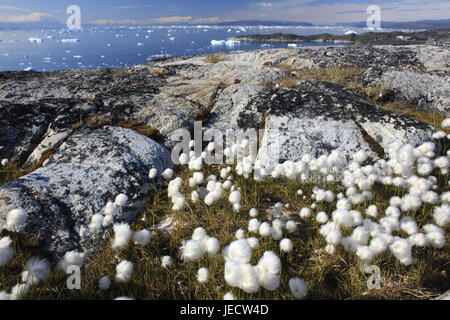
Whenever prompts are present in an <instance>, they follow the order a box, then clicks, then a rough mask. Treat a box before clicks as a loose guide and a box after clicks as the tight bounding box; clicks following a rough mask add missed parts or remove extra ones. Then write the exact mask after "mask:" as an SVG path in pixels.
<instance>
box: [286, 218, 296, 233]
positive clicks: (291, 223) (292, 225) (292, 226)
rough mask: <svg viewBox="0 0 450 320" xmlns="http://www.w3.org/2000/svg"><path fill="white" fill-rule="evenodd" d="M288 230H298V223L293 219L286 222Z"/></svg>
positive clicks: (291, 231)
mask: <svg viewBox="0 0 450 320" xmlns="http://www.w3.org/2000/svg"><path fill="white" fill-rule="evenodd" d="M286 230H287V232H288V233H293V232H295V231H296V230H297V223H295V221H293V220H289V221H288V222H286Z"/></svg>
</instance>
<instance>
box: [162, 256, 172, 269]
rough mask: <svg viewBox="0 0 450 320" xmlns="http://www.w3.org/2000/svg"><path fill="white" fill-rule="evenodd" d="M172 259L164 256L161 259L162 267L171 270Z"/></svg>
mask: <svg viewBox="0 0 450 320" xmlns="http://www.w3.org/2000/svg"><path fill="white" fill-rule="evenodd" d="M172 263H173V261H172V257H171V256H163V257H162V258H161V266H162V267H163V268H165V269H167V268H170V267H171V266H172Z"/></svg>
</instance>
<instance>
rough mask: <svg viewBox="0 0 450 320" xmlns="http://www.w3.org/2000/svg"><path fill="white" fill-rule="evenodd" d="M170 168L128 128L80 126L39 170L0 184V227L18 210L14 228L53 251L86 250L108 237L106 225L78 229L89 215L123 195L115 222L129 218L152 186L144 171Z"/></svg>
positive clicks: (165, 156)
mask: <svg viewBox="0 0 450 320" xmlns="http://www.w3.org/2000/svg"><path fill="white" fill-rule="evenodd" d="M171 166H172V163H171V160H170V153H169V152H168V151H167V150H166V149H165V148H164V147H163V146H161V145H160V144H158V143H156V142H155V141H153V140H151V139H149V138H146V137H144V136H142V135H140V134H138V133H137V132H135V131H133V130H130V129H124V128H119V127H110V126H106V127H103V128H101V129H97V130H90V129H83V130H81V131H80V132H78V133H75V134H73V135H72V136H71V137H70V138H69V139H68V140H66V141H65V142H64V143H63V144H62V145H61V147H60V148H59V150H58V152H57V153H55V154H54V155H53V156H51V157H50V158H49V160H48V161H46V162H45V163H44V165H43V166H42V167H41V168H39V169H37V170H36V171H34V172H32V173H30V174H28V175H26V176H24V177H21V178H19V179H17V180H15V181H13V182H10V183H8V184H5V185H3V186H2V187H1V188H0V230H1V229H2V228H6V214H7V213H8V212H9V211H10V210H11V209H14V208H22V209H23V210H24V211H25V212H26V213H27V214H28V216H29V218H28V219H27V222H26V225H25V226H23V227H22V228H20V229H19V230H17V231H19V232H21V233H24V234H26V235H28V236H30V237H37V238H38V239H39V241H40V243H41V244H42V246H43V247H44V249H46V250H49V251H51V252H54V253H58V254H61V253H64V252H65V251H67V250H72V249H74V248H80V247H81V248H85V249H89V248H91V247H93V246H94V245H95V243H96V241H98V240H99V239H100V240H104V239H106V235H107V231H106V230H105V229H104V230H103V231H102V232H101V233H100V234H98V235H95V234H92V233H88V234H85V235H82V234H81V233H80V230H82V228H87V226H88V225H89V223H90V221H91V217H92V215H93V214H95V213H100V212H102V209H103V208H104V207H105V205H106V203H107V201H114V199H115V197H116V196H117V195H118V194H120V193H124V194H126V195H127V196H128V197H129V203H128V204H127V206H126V207H125V208H123V210H120V211H119V213H118V214H117V215H116V217H115V221H132V220H133V219H135V218H136V215H137V214H138V213H140V212H141V211H142V209H143V206H144V205H145V202H146V199H147V197H148V196H149V194H150V193H151V192H152V190H153V183H154V182H153V181H151V180H150V179H149V178H148V172H149V170H150V169H151V168H156V169H157V170H158V172H162V171H163V170H164V169H165V168H167V167H171Z"/></svg>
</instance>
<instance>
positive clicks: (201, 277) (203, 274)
mask: <svg viewBox="0 0 450 320" xmlns="http://www.w3.org/2000/svg"><path fill="white" fill-rule="evenodd" d="M208 278H209V270H208V269H206V268H200V269H198V272H197V281H198V282H200V283H204V282H206V281H208Z"/></svg>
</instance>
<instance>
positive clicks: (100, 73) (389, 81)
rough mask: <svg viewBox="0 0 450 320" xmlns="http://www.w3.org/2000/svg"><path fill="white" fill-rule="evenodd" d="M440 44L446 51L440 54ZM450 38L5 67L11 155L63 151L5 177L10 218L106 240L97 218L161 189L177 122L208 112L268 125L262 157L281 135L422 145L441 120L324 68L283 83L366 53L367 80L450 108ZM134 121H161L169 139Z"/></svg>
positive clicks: (64, 235) (2, 79) (379, 145)
mask: <svg viewBox="0 0 450 320" xmlns="http://www.w3.org/2000/svg"><path fill="white" fill-rule="evenodd" d="M435 49H436V50H437V51H436V52H438V53H437V55H436V57H437V58H435V57H434V56H433V55H432V54H429V52H432V50H435ZM448 52H449V50H448V48H442V47H439V48H434V47H429V46H411V47H390V46H380V47H370V46H359V45H358V46H351V47H317V48H295V49H273V50H258V51H249V52H232V53H228V54H223V55H221V59H222V60H220V59H218V61H217V63H208V60H207V56H194V57H178V58H170V59H166V60H160V61H154V62H149V63H146V64H142V65H138V66H134V67H131V68H124V69H120V70H68V71H58V72H49V73H35V72H4V73H0V158H1V159H2V158H8V159H9V160H11V162H15V163H17V164H19V165H22V166H25V167H33V166H35V165H36V164H40V163H41V162H42V160H43V158H46V157H47V156H48V155H49V154H50V153H52V154H53V155H52V156H51V157H50V158H49V159H48V160H47V161H45V162H44V164H43V166H42V167H41V168H39V169H37V170H35V171H34V172H32V173H30V174H28V175H26V176H24V177H22V178H20V179H17V180H15V181H12V182H10V183H8V184H5V185H3V186H1V187H0V227H4V226H5V215H6V214H7V213H8V212H9V210H11V209H12V208H15V207H21V208H23V209H24V210H25V211H26V212H27V213H28V214H29V217H30V218H29V220H28V222H27V225H26V226H25V227H24V228H23V229H21V230H19V231H20V232H24V233H26V234H27V235H29V236H32V237H36V238H37V239H39V240H40V242H41V243H42V245H43V246H44V248H45V249H47V250H50V251H52V252H55V253H62V252H64V251H66V250H69V249H72V248H79V247H82V248H90V247H92V246H93V244H94V243H95V242H96V241H99V240H102V239H105V237H106V234H107V233H106V232H107V231H106V229H105V230H104V231H103V232H101V233H100V234H99V235H97V236H95V235H94V234H92V233H90V234H89V233H86V232H85V231H83V230H85V229H86V227H87V225H88V224H89V222H90V219H91V216H92V215H93V214H95V213H99V212H101V210H102V208H103V207H104V206H105V204H106V202H107V201H111V200H114V197H115V195H117V194H119V193H125V194H127V195H128V196H129V197H130V202H129V205H128V206H127V207H126V208H124V210H123V211H121V212H120V213H119V215H118V216H117V219H118V220H126V221H132V220H133V219H134V218H135V216H136V214H138V213H139V212H140V211H141V209H142V206H143V203H144V201H145V199H146V197H147V196H149V195H151V193H152V192H153V188H151V186H152V183H153V182H152V181H150V180H149V178H148V170H149V169H150V168H151V167H156V168H157V169H158V171H159V172H161V171H162V170H163V169H164V168H166V167H168V166H171V161H170V154H169V151H168V149H169V150H170V148H171V147H172V146H173V145H174V143H175V142H172V141H171V140H170V135H171V133H172V132H174V131H175V130H176V129H180V128H184V129H188V130H191V129H192V128H193V124H194V121H195V120H196V119H202V120H203V121H204V126H205V127H207V128H215V129H219V130H220V131H221V132H222V133H226V130H227V129H233V130H238V129H243V130H247V129H255V130H257V129H263V128H264V129H265V132H264V136H263V137H262V140H263V144H262V149H260V150H259V154H258V158H259V159H265V160H268V161H269V162H272V161H274V159H273V158H270V157H269V156H270V155H273V152H272V151H271V150H269V149H271V148H272V147H271V146H277V147H278V146H279V155H278V156H279V158H277V161H278V160H281V161H283V160H288V159H289V160H298V159H300V158H301V157H302V156H303V155H305V154H308V155H312V156H319V155H321V154H323V153H329V152H330V151H332V150H335V149H337V150H338V151H339V152H341V153H342V154H344V155H346V156H348V157H351V155H352V154H353V153H354V152H355V151H356V150H365V151H366V152H367V153H368V154H369V156H370V157H371V158H372V159H373V158H376V157H383V156H384V153H385V150H386V149H387V147H388V146H389V144H390V143H391V142H394V141H397V142H402V143H411V144H413V145H419V144H421V143H423V142H425V141H427V140H429V139H430V138H431V136H432V133H433V129H432V128H431V127H430V126H428V125H425V124H423V123H420V122H418V121H415V120H411V119H409V118H407V117H405V116H401V115H398V114H396V113H394V112H390V111H385V110H382V109H379V108H377V107H376V106H374V105H373V104H372V103H370V102H369V101H367V100H366V99H364V98H362V97H361V96H360V95H358V94H357V93H355V92H354V91H352V90H350V89H347V88H345V87H342V86H340V85H337V84H333V83H330V82H326V81H312V80H311V81H302V82H300V81H298V83H296V85H295V86H294V88H290V89H282V88H279V84H280V83H281V82H282V80H283V79H285V78H292V77H295V76H296V75H299V74H300V73H302V72H303V71H304V69H311V68H322V67H330V66H341V67H358V68H361V70H362V71H365V72H363V76H362V78H361V80H362V84H364V85H366V86H368V87H371V86H385V87H386V90H390V91H391V92H393V94H394V95H398V96H399V97H401V98H402V99H405V100H407V101H411V102H412V103H413V104H414V105H415V107H417V108H420V109H422V110H425V111H427V110H438V111H439V112H441V113H443V114H445V113H448V105H449V104H448V92H449V90H448V89H449V87H450V84H449V80H448V65H449V63H448V59H449V58H448V57H449V54H448ZM414 105H413V106H414ZM430 106H433V108H432V109H430ZM436 106H437V107H436ZM126 123H129V124H130V125H129V126H128V128H130V127H131V128H135V127H136V125H139V126H144V127H145V128H146V129H147V131H149V130H153V129H154V130H157V132H159V133H160V138H161V140H158V141H160V142H161V143H162V145H160V144H158V143H157V142H155V141H153V140H152V139H149V138H147V137H145V136H143V135H141V134H139V133H138V132H137V131H133V130H130V129H125V128H123V127H127V126H126V125H124V124H126ZM131 124H132V125H131ZM138 131H139V130H138ZM146 135H147V134H146ZM147 136H149V135H147ZM163 145H164V146H163ZM166 148H167V149H166ZM44 155H45V157H44Z"/></svg>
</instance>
